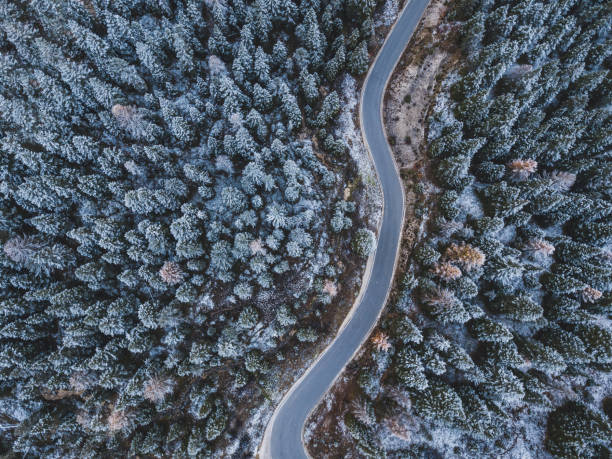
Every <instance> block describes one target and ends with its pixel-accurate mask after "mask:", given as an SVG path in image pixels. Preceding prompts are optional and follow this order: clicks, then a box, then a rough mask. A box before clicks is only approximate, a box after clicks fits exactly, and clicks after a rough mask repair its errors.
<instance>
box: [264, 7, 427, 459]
mask: <svg viewBox="0 0 612 459" xmlns="http://www.w3.org/2000/svg"><path fill="white" fill-rule="evenodd" d="M411 3H412V0H407V1H406V3H405V4H404V6H403V7H402V10H401V11H400V12H399V13H398V15H397V18H396V19H395V21H394V23H393V25H392V26H391V28H390V29H389V31H388V32H387V36H386V37H385V40H384V41H383V43H382V45H381V46H380V48H379V50H378V52H377V53H376V57H375V58H374V61H372V64H371V65H370V67H369V69H368V73H367V74H366V77H365V79H364V80H363V81H364V82H363V85H362V87H361V92H360V96H359V129H360V131H361V138H362V140H363V144H364V146H365V149H366V152H367V154H368V157H369V158H370V161H371V163H372V164H374V172H375V173H376V179H377V183H378V185H379V186H380V187H381V188H382V184H381V182H380V177H379V175H378V170H377V169H376V163H375V162H374V157H373V156H372V152H371V150H370V145H369V143H368V140H367V138H366V136H365V130H364V127H363V95H364V90H365V87H366V86H367V82H368V80H369V78H370V75H371V73H372V70H373V68H374V66H375V64H376V62H377V61H378V57H379V55H380V53H381V51H382V50H383V48H384V47H385V45H386V44H387V41H388V40H389V37H390V36H391V34H392V32H393V31H394V30H395V27H396V26H397V24H398V22H399V19H400V18H401V17H402V15H403V14H404V12H405V11H406V9H407V8H408V6H410V4H411ZM428 5H429V2H428ZM426 8H427V7H425V9H426ZM424 11H425V10H423V12H424ZM422 15H423V13H421V16H420V17H419V21H418V22H420V20H421V18H422ZM417 27H418V23H417ZM410 38H412V34H411V35H410ZM409 43H410V40H408V42H407V43H406V45H405V46H404V48H403V50H402V53H401V54H400V55H399V56H398V58H397V59H396V61H395V63H394V65H393V70H392V71H391V72H390V73H389V75H388V76H387V78H386V81H385V85H384V89H383V93H382V95H381V103H380V110H379V111H380V118H381V120H382V124H383V128H384V98H385V94H386V92H387V86H388V85H389V81H390V80H391V78H392V77H393V74H394V70H395V68H396V67H397V64H398V63H399V61H400V60H401V58H402V56H403V54H404V52H405V50H406V48H407V47H408V45H409ZM383 134H384V136H385V141H386V142H387V146H388V147H389V151H390V152H391V160H392V162H393V167H394V168H395V171H396V173H397V176H398V177H399V180H400V185H401V190H402V218H401V220H402V226H401V230H400V233H399V237H398V245H397V250H396V253H395V260H394V262H393V274H392V276H391V284H390V286H389V289H388V290H387V294H386V295H385V299H384V301H383V305H382V307H381V308H380V310H379V311H378V315H377V316H376V320H375V321H374V322H373V323H372V325H371V327H370V328H369V330H368V332H367V333H366V335H365V337H364V339H363V340H362V341H361V343H360V344H359V346H357V348H356V349H355V351H354V352H353V354H352V355H351V357H350V358H349V360H348V361H347V362H346V364H345V365H344V367H342V370H341V371H339V372H338V374H337V375H336V376H335V378H334V379H333V380H332V382H331V383H330V384H329V386H328V387H327V389H326V390H325V392H324V394H323V395H322V396H321V398H320V399H319V400H318V401H317V403H316V404H315V405H314V406H313V407H312V409H311V410H310V411H309V412H308V414H307V415H306V421H305V422H304V424H303V425H302V431H301V441H302V447H303V450H304V453H305V455H306V456H308V457H311V456H310V454H309V453H308V449H307V448H306V444H305V443H304V431H305V428H306V424H307V421H308V419H309V418H310V416H311V415H312V412H313V411H314V410H315V409H316V408H317V407H318V406H319V404H320V403H321V401H322V400H323V398H324V397H325V395H327V393H328V392H329V389H330V388H331V387H332V386H333V385H334V384H335V383H336V381H337V380H338V378H339V377H340V376H341V375H342V373H343V372H344V370H345V368H346V365H348V364H349V363H350V362H351V361H352V360H353V359H354V358H355V355H356V354H357V353H358V352H359V351H360V350H361V348H362V347H363V344H364V343H365V342H366V340H367V338H368V337H369V335H370V333H371V332H372V330H373V329H374V328H375V327H376V325H377V324H378V322H379V320H380V316H381V315H382V311H383V310H384V309H385V305H386V304H387V301H388V299H389V295H390V293H391V288H392V286H393V284H394V279H395V272H396V270H397V264H398V260H399V257H398V254H399V251H400V249H401V240H402V235H403V232H404V220H405V215H406V207H405V206H406V194H405V190H404V183H403V181H402V179H401V175H400V170H399V167H398V166H397V162H396V160H395V157H394V155H393V151H392V149H391V145H390V144H389V138H388V135H387V131H386V130H385V129H383ZM382 200H383V201H382V210H381V215H380V219H379V221H378V224H377V228H376V230H377V233H378V234H380V228H381V226H382V221H383V217H384V211H385V207H384V194H382ZM376 242H377V247H378V239H377V241H376ZM375 257H376V250H375V251H374V253H372V254H371V255H370V256H369V257H368V261H367V263H366V269H365V272H364V274H363V276H362V283H361V288H360V289H359V293H358V295H357V297H356V298H355V301H354V302H353V306H351V309H350V310H349V312H348V314H347V315H346V316H345V318H344V320H343V321H342V324H341V325H340V327H339V328H338V330H337V332H336V334H335V336H334V338H333V339H332V340H331V341H330V342H329V343H328V345H327V346H325V348H324V349H323V350H322V351H321V352H320V353H319V355H318V356H317V358H316V359H315V360H314V361H313V362H312V363H311V364H310V366H309V367H308V369H307V370H306V371H305V372H304V373H303V374H302V376H300V377H299V378H298V379H297V380H296V381H295V382H294V383H293V384H292V386H291V388H290V389H289V390H288V391H287V392H286V393H285V395H284V396H283V398H282V399H281V401H280V403H279V404H278V405H277V406H276V408H275V409H274V413H273V414H272V417H271V418H270V419H269V421H268V424H267V425H266V429H265V431H264V435H263V438H262V441H261V444H260V447H259V448H258V450H257V452H256V457H258V458H260V459H267V458H271V455H270V453H269V449H270V448H269V443H270V438H269V437H270V435H271V431H272V426H273V425H274V420H275V419H276V416H277V413H278V411H279V410H280V408H281V407H282V406H283V405H284V403H285V402H286V401H287V399H288V398H289V397H290V396H291V394H292V393H293V392H294V391H295V388H296V387H298V386H299V385H300V383H301V381H302V380H303V379H304V378H306V376H307V375H308V374H309V373H310V371H311V370H312V368H313V367H315V366H316V365H317V363H318V362H319V361H320V360H321V358H322V357H323V355H325V353H326V352H327V351H328V350H329V348H330V347H331V346H332V345H333V344H334V343H335V342H336V340H337V339H338V336H339V335H340V334H341V333H342V331H343V330H344V329H345V328H346V326H347V324H348V323H349V322H350V319H351V318H352V317H353V316H354V315H355V312H356V310H357V308H358V306H359V305H360V304H361V300H362V298H363V295H364V293H365V291H366V290H367V287H368V285H369V283H370V278H371V274H372V267H373V265H374V259H375Z"/></svg>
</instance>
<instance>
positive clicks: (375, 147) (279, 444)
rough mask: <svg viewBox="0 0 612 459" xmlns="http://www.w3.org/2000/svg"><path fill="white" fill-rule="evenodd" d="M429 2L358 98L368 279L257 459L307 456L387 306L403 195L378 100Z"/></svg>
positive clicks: (399, 31) (381, 57)
mask: <svg viewBox="0 0 612 459" xmlns="http://www.w3.org/2000/svg"><path fill="white" fill-rule="evenodd" d="M428 3H429V0H408V4H407V5H406V6H405V7H404V9H403V11H402V12H401V14H400V16H399V18H398V19H397V21H396V23H395V25H394V26H393V28H392V30H391V33H390V34H389V35H388V36H387V39H386V40H385V43H384V44H383V47H382V48H381V50H380V52H379V53H378V55H377V57H376V59H375V61H374V64H373V65H372V67H371V68H370V71H369V73H368V76H367V77H366V80H365V83H364V86H363V90H362V94H361V131H362V134H363V136H364V139H365V141H366V144H367V147H368V148H369V151H370V153H371V155H372V157H373V159H374V164H375V166H376V171H377V173H378V177H379V179H380V182H381V184H382V189H383V196H384V207H383V219H382V224H381V226H380V231H379V236H378V245H377V248H376V253H375V254H374V262H373V265H372V276H371V278H370V280H369V282H368V285H367V287H366V289H365V291H364V292H363V295H362V296H361V301H360V302H359V303H358V304H357V305H356V306H355V307H354V308H353V310H352V311H351V316H350V319H349V320H348V322H345V324H344V326H343V327H342V328H341V330H340V332H339V333H338V335H337V336H336V338H335V339H334V340H333V341H332V343H331V344H330V345H329V346H328V347H327V349H326V350H325V351H324V352H323V353H322V354H321V356H320V357H319V359H318V360H317V361H316V362H315V363H314V364H313V365H312V366H311V367H310V368H309V369H308V370H307V372H306V373H305V374H304V376H302V377H301V378H300V379H299V380H298V381H297V382H296V383H295V384H294V385H293V387H292V388H291V389H290V390H289V392H288V393H287V395H285V398H284V399H283V400H282V401H281V403H280V404H279V406H278V407H277V408H276V411H275V412H274V414H273V416H272V419H271V420H270V422H269V424H268V427H267V429H266V432H265V434H264V439H263V442H262V446H261V450H260V457H263V458H266V459H267V458H271V459H298V458H299V459H306V458H307V457H308V456H307V454H306V451H305V449H304V444H303V441H302V431H303V428H304V423H305V422H306V419H307V417H308V415H309V414H310V412H311V411H312V410H313V409H314V408H315V407H316V406H317V404H318V403H319V401H320V400H321V399H322V397H323V396H324V395H325V393H326V392H327V391H328V389H329V388H330V386H331V385H332V384H333V382H334V380H335V379H336V377H337V376H338V375H339V374H340V372H341V371H342V370H343V368H344V367H345V365H346V364H347V363H348V362H349V361H350V360H351V358H352V357H353V355H354V354H355V353H356V352H357V350H359V348H360V346H361V344H362V343H363V341H364V340H365V339H366V337H367V335H368V334H369V332H370V331H371V329H372V328H373V327H374V325H375V324H376V321H377V319H378V317H379V315H380V313H381V311H382V309H383V306H384V304H385V302H386V299H387V295H388V293H389V289H390V287H391V281H392V280H393V273H394V270H395V263H396V259H397V252H398V248H399V243H400V235H401V231H402V224H403V217H404V193H403V189H402V184H401V180H400V177H399V173H398V170H397V168H396V166H395V162H394V160H393V156H392V153H391V150H390V148H389V145H388V143H387V139H386V136H385V130H384V127H383V119H382V106H383V96H384V93H385V88H386V86H387V82H388V80H389V78H390V76H391V74H392V72H393V69H394V68H395V66H396V64H397V62H398V61H399V58H400V57H401V55H402V52H403V51H404V49H405V48H406V46H407V45H408V42H409V41H410V37H411V36H412V33H413V31H414V29H415V28H416V26H417V24H418V22H419V19H420V18H421V16H422V14H423V11H425V8H426V7H427V4H428Z"/></svg>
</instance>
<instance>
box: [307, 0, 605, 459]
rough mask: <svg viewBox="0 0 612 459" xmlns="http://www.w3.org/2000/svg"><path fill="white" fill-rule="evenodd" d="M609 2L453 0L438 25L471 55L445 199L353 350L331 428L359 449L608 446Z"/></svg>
mask: <svg viewBox="0 0 612 459" xmlns="http://www.w3.org/2000/svg"><path fill="white" fill-rule="evenodd" d="M611 15H612V7H611V4H610V2H609V1H605V0H601V1H598V0H555V1H534V0H524V1H510V0H460V1H457V2H450V10H449V11H448V14H447V15H446V18H445V23H444V24H442V25H441V27H440V30H442V29H444V30H455V31H456V32H454V36H455V37H456V38H455V43H456V46H458V47H460V49H461V51H460V52H461V58H460V60H459V62H460V65H459V67H456V68H454V69H451V70H450V71H448V72H447V73H446V75H442V78H441V79H439V80H438V81H439V88H440V90H439V92H438V95H437V97H436V100H435V103H434V106H433V108H432V110H431V115H430V116H429V119H428V120H427V123H428V145H427V151H428V155H429V158H428V162H429V167H428V170H429V177H430V179H431V181H432V182H433V184H434V185H435V186H436V187H437V188H438V192H437V193H436V194H435V198H434V203H435V205H434V206H433V207H434V209H435V210H434V212H433V213H432V214H429V215H428V217H429V220H428V227H427V231H426V234H425V236H424V237H423V238H422V241H421V242H420V244H419V245H418V246H417V247H416V249H415V251H414V252H413V258H412V263H411V264H410V265H409V267H408V269H407V270H406V272H404V273H401V277H400V280H399V282H400V285H401V288H400V289H399V290H400V293H399V294H398V295H397V297H396V298H395V301H392V302H391V304H390V305H389V306H388V309H387V311H386V313H385V314H384V316H383V319H382V321H381V324H380V326H379V327H378V329H377V330H376V331H375V332H374V334H373V335H372V337H371V339H370V340H369V342H368V344H367V345H366V346H367V347H366V350H365V354H364V356H363V357H362V358H360V359H359V360H358V361H357V362H356V363H354V364H353V365H359V368H360V369H359V370H358V371H357V372H356V373H355V385H356V387H357V392H356V393H355V394H352V395H351V398H349V399H348V400H346V403H345V405H343V406H345V407H346V408H345V410H344V412H343V414H342V418H341V419H338V422H339V423H340V424H339V425H340V427H338V428H337V429H336V432H343V433H344V435H345V438H344V440H345V442H346V444H349V445H350V446H348V448H349V450H350V451H353V454H357V455H359V456H367V457H383V456H385V455H386V456H389V457H394V458H395V457H398V458H399V457H401V458H405V457H406V458H413V457H414V458H432V457H433V458H435V457H461V458H466V457H472V458H482V457H521V458H524V457H551V456H555V457H561V458H592V457H597V458H604V457H610V454H611V450H610V439H611V438H612V429H611V424H610V421H611V417H612V392H611V388H612V377H611V373H610V371H611V370H612V324H611V322H610V314H611V313H612V309H611V307H612V156H611V155H610V143H611V137H610V136H611V133H612V124H611V116H610V103H611V102H612V100H611V96H612V93H611V92H610V90H611V81H612V80H611V79H610V67H611V64H612V59H611V56H610V54H611V52H612V47H611V43H610V27H611V24H612V16H611ZM428 187H429V188H431V185H429V184H428V183H426V181H423V182H421V183H417V184H416V186H415V192H417V193H419V194H420V196H421V197H422V199H420V200H418V201H421V202H425V191H426V189H427V188H428ZM426 210H427V209H426V208H423V209H422V211H423V212H424V211H426ZM343 384H346V383H343ZM340 396H342V395H340ZM320 441H327V442H330V443H331V442H333V443H332V445H334V446H335V447H337V448H345V449H346V446H342V442H341V441H340V440H339V439H338V438H337V437H335V438H333V439H332V438H325V439H322V438H319V437H316V438H312V439H311V442H312V443H311V444H312V445H317V442H320ZM337 451H345V450H342V449H339V450H337ZM337 451H335V453H337ZM357 452H358V453H357ZM335 453H334V454H335ZM343 454H344V453H343ZM346 454H349V453H348V452H346ZM337 455H338V457H339V456H340V455H341V454H340V453H337ZM332 456H333V454H332ZM333 457H336V456H333Z"/></svg>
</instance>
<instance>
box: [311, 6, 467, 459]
mask: <svg viewBox="0 0 612 459" xmlns="http://www.w3.org/2000/svg"><path fill="white" fill-rule="evenodd" d="M446 4H447V0H432V2H431V3H430V4H429V6H428V7H427V9H426V10H425V13H424V14H423V17H422V18H421V21H420V23H419V26H418V28H417V30H416V32H415V34H414V35H413V37H412V39H411V41H410V43H409V44H408V46H407V48H406V50H405V51H404V54H403V56H402V58H401V59H400V62H399V63H398V65H397V67H396V69H395V71H394V73H393V76H392V77H391V79H390V81H389V85H388V87H387V93H386V94H385V103H384V108H383V116H384V121H385V126H386V129H387V136H388V140H389V144H390V145H391V150H392V152H393V155H394V158H395V161H396V163H397V166H398V168H399V170H400V174H401V176H402V181H403V184H404V193H405V204H406V213H405V221H404V229H403V234H402V242H401V250H400V255H399V257H400V258H399V260H398V267H397V270H396V277H395V279H394V286H393V288H392V291H391V295H390V297H389V298H390V301H393V298H395V296H396V295H395V293H396V291H397V289H398V288H399V286H400V284H401V282H400V280H401V279H402V278H403V273H404V272H405V270H406V268H407V266H408V265H409V261H410V255H411V252H412V249H413V248H414V246H415V243H416V242H417V241H418V240H419V237H420V236H421V235H422V230H423V228H424V226H425V222H426V220H427V218H428V215H429V213H430V212H429V210H431V209H428V206H429V204H430V201H433V200H431V199H429V197H430V196H431V195H432V194H433V193H436V192H437V189H436V188H435V187H434V186H432V185H431V184H429V185H428V184H427V183H428V182H429V181H426V180H425V177H427V176H428V175H429V173H428V164H427V160H426V152H427V141H426V140H427V126H426V123H425V120H426V118H427V116H428V114H429V112H430V110H431V109H432V106H433V103H434V101H435V97H436V94H437V92H438V91H439V83H440V82H441V81H442V79H443V77H444V75H445V74H446V73H447V72H448V71H449V70H451V69H452V68H453V67H454V66H455V64H456V63H457V60H458V59H459V56H460V54H459V50H458V49H456V47H454V46H453V45H452V43H453V40H450V39H449V37H450V36H451V35H452V32H453V30H452V29H444V28H442V27H440V23H441V21H442V19H443V17H444V15H445V13H446V9H447V8H446ZM417 190H418V192H417ZM368 347H369V346H368V345H367V344H366V345H364V346H363V347H362V348H361V349H360V351H359V353H358V354H357V355H356V356H355V359H354V360H353V361H352V362H351V363H349V365H347V367H346V369H345V371H344V372H343V374H342V375H341V376H340V377H339V378H338V380H337V381H336V383H335V384H334V386H333V387H332V389H331V390H330V391H329V392H328V394H327V395H326V396H325V398H324V399H323V400H322V402H321V404H320V405H319V406H318V407H317V408H316V409H315V410H314V411H313V414H312V416H311V417H310V419H309V421H308V422H307V423H306V433H305V441H306V444H307V447H308V450H309V453H310V455H311V456H312V457H317V458H322V459H326V458H330V459H331V458H337V457H344V458H352V457H360V456H361V454H360V453H359V452H358V451H357V450H356V449H355V448H354V443H353V441H352V439H351V437H350V435H349V433H348V430H347V429H346V427H345V425H344V422H343V421H342V420H343V418H344V414H345V413H346V412H347V410H349V409H350V405H351V402H352V401H353V400H354V399H355V393H357V392H358V386H357V378H356V376H357V374H358V371H359V368H360V367H361V365H360V361H361V360H362V359H364V358H367V356H366V355H365V354H366V352H365V351H366V349H368Z"/></svg>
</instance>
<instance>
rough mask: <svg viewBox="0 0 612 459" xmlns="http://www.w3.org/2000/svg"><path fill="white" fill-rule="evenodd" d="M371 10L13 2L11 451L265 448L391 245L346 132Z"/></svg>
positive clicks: (7, 110) (259, 2)
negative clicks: (284, 399)
mask: <svg viewBox="0 0 612 459" xmlns="http://www.w3.org/2000/svg"><path fill="white" fill-rule="evenodd" d="M375 6H376V5H375V2H374V1H373V0H346V1H344V0H331V1H327V0H301V1H299V2H294V1H292V0H255V1H249V2H246V1H244V0H228V1H224V0H216V1H210V2H209V1H203V0H82V1H77V0H32V1H27V2H26V1H14V0H0V246H1V248H2V250H0V453H2V454H3V457H45V458H52V457H62V458H66V457H127V456H134V457H176V458H182V457H199V458H200V457H208V456H209V455H210V456H215V457H219V456H220V455H221V454H225V455H227V457H229V456H230V455H233V456H234V457H242V456H243V455H245V454H250V453H252V451H253V450H254V447H255V446H256V442H257V440H258V438H256V437H254V436H253V435H258V434H260V432H259V433H258V432H255V434H253V433H252V432H250V431H249V430H248V420H249V417H250V416H251V413H252V411H250V410H252V409H254V407H257V406H259V405H261V404H262V403H264V401H266V400H270V399H273V398H274V397H277V395H278V394H277V391H278V387H279V374H278V371H277V368H278V366H279V365H281V364H282V363H283V359H284V355H285V354H284V349H285V348H290V349H294V350H296V351H299V350H300V349H303V348H304V346H312V345H313V344H312V343H315V342H317V341H318V340H319V338H320V330H318V329H317V324H318V322H317V320H316V317H318V315H319V313H320V311H321V310H325V309H326V308H328V307H330V306H329V304H330V302H331V300H332V298H333V297H334V296H335V295H336V294H337V293H338V290H339V289H340V286H339V285H338V282H339V279H340V278H341V276H342V275H343V270H344V269H346V267H347V265H348V264H350V263H351V259H355V260H357V261H353V262H352V263H353V264H356V266H357V268H359V269H360V268H361V265H362V264H363V260H364V259H365V258H366V257H367V256H368V255H369V253H370V252H371V251H372V250H373V247H374V244H375V240H374V234H373V232H372V231H371V230H370V229H368V224H369V223H368V221H367V218H364V215H363V212H361V208H360V207H359V206H358V205H357V201H358V199H357V198H359V193H360V192H359V186H358V185H355V186H354V187H353V189H352V191H353V194H352V195H347V193H346V189H345V188H346V186H347V183H348V182H349V181H352V182H353V183H357V182H358V180H359V175H358V172H357V171H356V165H355V162H354V161H353V160H352V159H351V156H350V154H349V151H348V150H349V148H348V145H347V143H346V142H345V141H344V139H343V138H342V135H341V132H340V130H339V129H338V126H337V124H338V123H337V117H338V114H339V112H340V110H341V100H342V99H341V97H342V94H339V92H341V88H342V85H341V81H342V79H345V78H352V77H351V76H348V77H347V75H353V76H359V75H361V74H363V73H364V72H365V71H366V70H367V66H368V59H369V55H368V47H367V43H368V40H369V39H370V37H371V35H372V33H373V28H374V26H373V21H372V13H373V9H374V7H375ZM366 217H367V215H366ZM359 269H357V271H358V270H359ZM298 355H299V352H298Z"/></svg>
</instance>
